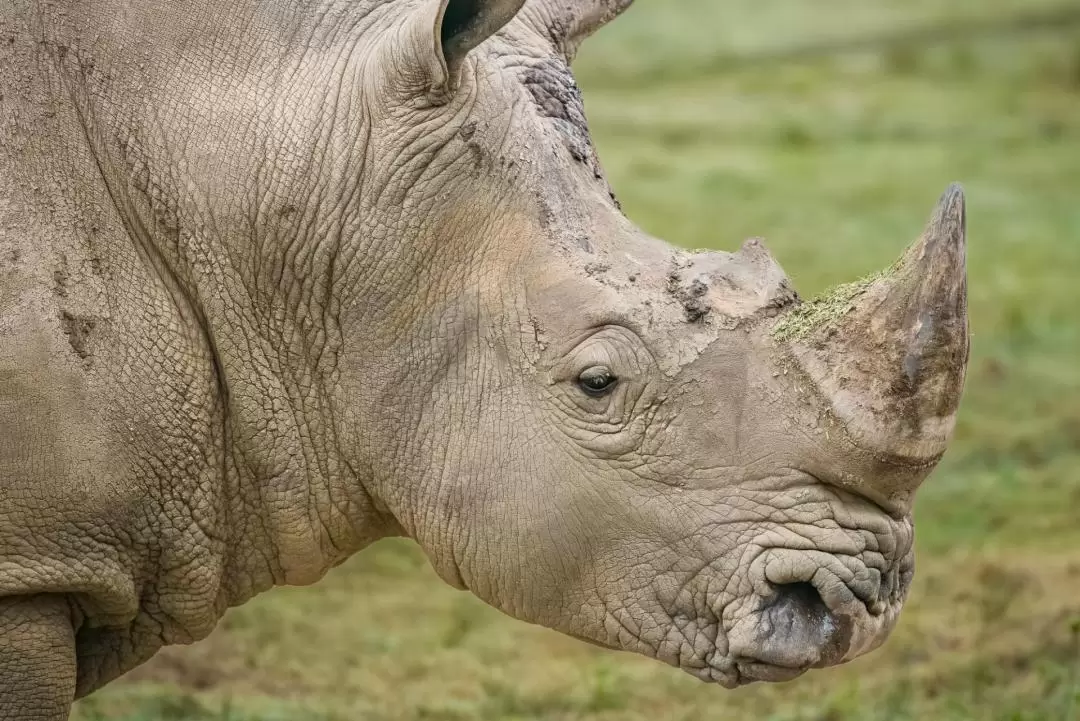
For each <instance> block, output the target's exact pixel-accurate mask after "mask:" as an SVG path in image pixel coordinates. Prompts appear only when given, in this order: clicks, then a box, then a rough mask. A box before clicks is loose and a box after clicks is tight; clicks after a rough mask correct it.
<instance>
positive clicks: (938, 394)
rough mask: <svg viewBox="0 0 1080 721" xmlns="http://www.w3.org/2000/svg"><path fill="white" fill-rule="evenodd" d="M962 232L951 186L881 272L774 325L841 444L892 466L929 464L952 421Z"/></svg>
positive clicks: (961, 346) (957, 192)
mask: <svg viewBox="0 0 1080 721" xmlns="http://www.w3.org/2000/svg"><path fill="white" fill-rule="evenodd" d="M965 234H966V215H965V207H964V191H963V189H962V188H961V187H960V186H959V185H952V186H950V187H949V189H948V190H946V191H945V194H944V195H943V196H942V197H941V200H940V202H939V203H938V206H937V209H936V210H935V211H934V215H933V217H932V218H931V219H930V223H929V224H928V225H927V227H926V230H925V231H924V232H923V235H922V237H921V238H919V240H917V241H916V242H915V243H914V244H913V245H912V246H911V247H910V248H908V250H907V252H905V253H904V255H903V256H902V257H901V258H900V260H899V261H897V262H896V263H895V264H894V265H893V266H892V267H891V268H889V269H888V270H886V271H885V272H883V273H879V274H877V275H875V276H872V277H870V278H868V279H865V280H863V281H860V282H858V283H853V284H850V285H846V286H840V287H839V288H835V289H833V290H832V291H829V292H828V293H826V294H825V295H824V296H823V297H822V298H819V299H817V300H815V301H811V302H809V303H805V304H803V305H801V306H798V307H797V308H795V309H794V310H793V311H791V312H790V313H789V314H787V315H786V316H785V317H783V318H781V319H780V320H779V322H778V324H777V326H776V327H775V331H774V334H775V336H776V337H777V338H778V339H779V340H782V341H785V342H787V343H788V344H789V345H790V347H791V350H792V351H793V353H794V354H795V357H796V358H797V359H798V361H799V363H800V365H802V367H803V368H804V369H805V370H806V372H807V373H808V374H809V375H810V377H811V378H812V379H813V381H814V382H815V384H816V385H817V386H818V388H819V390H820V391H821V393H822V395H823V396H824V397H825V398H826V399H827V400H828V402H829V403H830V404H831V406H832V411H833V413H834V414H835V416H836V418H837V420H839V421H840V422H841V424H842V425H843V426H844V427H845V428H846V430H847V432H848V435H849V436H850V437H851V440H852V441H853V442H854V443H856V444H857V445H859V446H860V447H862V448H864V449H865V450H867V451H870V452H872V453H874V454H875V455H878V456H879V457H882V458H887V459H889V460H891V461H892V462H895V463H899V464H903V465H908V464H910V465H922V466H929V465H932V464H933V463H934V462H935V461H936V460H937V459H938V458H939V457H940V456H941V454H942V453H944V451H945V446H946V444H947V443H948V440H949V437H950V436H951V434H952V430H953V426H954V425H955V420H956V411H957V407H958V406H959V403H960V395H961V392H962V390H963V385H964V374H965V371H966V368H967V360H968V320H967V279H966V270H965ZM882 490H884V491H886V492H889V491H893V492H895V491H900V490H913V489H899V488H894V489H882Z"/></svg>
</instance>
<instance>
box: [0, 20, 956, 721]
mask: <svg viewBox="0 0 1080 721" xmlns="http://www.w3.org/2000/svg"><path fill="white" fill-rule="evenodd" d="M628 4H629V0H581V2H575V3H570V2H565V1H563V0H525V1H524V2H523V1H522V0H472V1H471V2H469V1H466V0H392V1H379V2H376V1H373V0H305V1H300V0H237V1H235V2H212V1H210V0H196V1H193V2H188V3H176V2H166V1H165V0H51V1H48V2H46V0H8V1H7V2H6V3H5V4H4V6H3V8H2V9H0V93H2V96H3V97H2V100H0V718H4V719H18V720H20V721H23V720H26V719H50V720H52V719H63V718H66V717H67V714H68V713H69V710H70V705H71V703H72V701H73V699H75V698H78V697H81V696H83V695H85V694H87V693H89V692H91V691H93V690H95V689H97V688H99V687H101V686H102V685H104V684H105V683H107V682H109V681H110V680H112V679H115V678H116V677H118V676H119V675H121V674H123V673H124V672H125V671H127V670H129V669H131V668H132V667H134V666H136V665H138V664H140V663H142V662H143V661H145V660H146V659H148V658H150V656H152V655H153V654H154V653H155V651H156V650H158V649H159V648H160V647H162V646H164V645H167V644H176V643H190V642H193V641H196V640H198V639H200V638H202V637H204V636H205V635H206V634H208V633H209V632H210V631H211V629H212V628H213V627H214V625H215V624H216V622H217V621H218V620H219V619H220V617H221V616H222V614H223V613H224V612H225V610H226V609H227V608H228V607H230V606H233V605H236V604H240V603H243V602H244V601H246V600H247V599H249V598H251V597H252V596H254V595H255V594H258V593H260V592H262V591H264V590H267V589H269V588H271V587H272V586H276V585H282V584H309V583H312V582H314V581H316V580H318V579H319V578H320V577H321V576H322V575H323V574H324V573H325V572H326V571H327V570H328V569H329V568H331V567H332V566H334V565H336V564H338V563H340V562H342V561H343V560H344V559H346V558H347V557H348V556H349V555H350V554H352V553H354V552H356V551H357V550H359V549H361V548H363V547H364V546H366V545H367V544H370V543H371V542H373V541H375V540H377V539H379V538H383V537H386V536H394V535H400V536H407V537H410V538H412V539H415V540H416V541H417V542H418V543H419V544H420V545H421V546H422V548H423V549H424V551H425V553H426V554H427V556H428V557H429V558H430V560H431V563H432V565H433V567H434V568H435V569H436V571H437V572H438V573H439V575H440V576H441V577H442V578H443V579H445V580H446V581H447V582H449V583H451V584H453V585H455V586H457V587H460V588H463V589H469V590H470V591H472V592H473V593H475V594H476V595H478V596H479V597H480V598H482V599H483V600H485V601H486V602H488V603H490V604H492V605H493V606H495V607H497V608H499V609H501V610H502V611H504V612H506V613H508V614H510V615H513V616H515V617H518V618H521V619H524V620H526V621H529V622H533V623H538V624H543V625H545V626H548V627H551V628H554V629H557V630H560V631H562V632H564V633H568V634H572V635H574V636H577V637H579V638H582V639H585V640H589V641H592V642H594V643H598V644H601V645H604V646H608V647H611V648H616V649H624V650H630V651H636V652H640V653H644V654H647V655H650V656H653V657H656V658H658V659H660V660H663V661H665V662H667V663H670V664H673V665H676V666H679V667H680V668H683V669H685V670H686V671H688V672H690V673H692V674H694V675H695V676H698V677H699V678H701V679H703V680H707V681H714V682H717V683H720V684H722V685H725V686H728V687H731V686H736V685H739V684H742V683H747V682H750V681H754V680H784V679H787V678H792V677H794V676H796V675H798V674H800V673H802V672H803V671H805V670H806V669H808V668H812V667H820V666H826V665H830V664H834V663H840V662H843V661H847V660H850V659H852V658H854V657H856V656H858V655H859V654H861V653H864V652H866V651H868V650H870V649H872V648H874V647H876V646H877V645H879V644H880V643H881V642H882V641H883V640H884V638H885V637H886V635H887V634H888V632H889V630H890V629H891V628H892V626H893V624H894V623H895V620H896V617H897V614H898V613H899V610H900V607H901V605H902V603H903V600H904V597H905V595H906V591H907V588H908V584H909V582H910V579H911V575H912V568H913V566H912V524H911V503H912V498H913V494H914V492H915V490H916V488H917V487H918V485H919V484H920V482H921V481H922V480H923V479H924V478H925V477H926V475H927V474H928V473H929V472H930V470H931V469H932V468H933V466H934V465H935V463H936V462H937V461H938V459H939V458H940V456H941V454H942V453H943V451H944V449H945V445H946V442H947V440H948V437H949V434H950V432H951V430H952V425H953V419H954V416H955V413H956V409H957V404H958V402H959V396H960V392H961V387H962V383H963V375H964V368H965V364H966V360H967V325H966V309H965V287H964V217H963V215H964V213H963V196H962V193H961V192H960V191H959V189H958V188H952V189H950V190H949V191H948V192H947V193H946V195H945V196H944V197H943V198H942V201H941V204H940V205H939V208H938V210H937V211H936V214H935V216H934V218H933V219H932V221H931V223H930V225H929V226H928V227H927V230H926V231H925V232H924V234H923V236H922V237H921V238H920V239H919V241H917V242H916V243H915V244H914V245H913V246H912V247H911V249H909V250H908V252H907V253H906V254H905V256H904V257H903V258H902V259H901V261H900V262H898V263H897V264H896V265H895V266H894V267H893V268H892V269H890V271H889V272H887V273H885V274H882V275H880V276H877V277H875V278H874V279H871V280H868V281H865V282H862V283H859V284H856V285H853V286H849V287H845V288H842V289H839V290H838V291H837V292H836V293H834V294H833V295H832V296H831V297H830V298H827V299H824V300H819V301H815V302H811V303H803V302H802V301H800V300H799V298H798V296H797V295H796V294H795V292H794V291H793V290H792V289H791V286H790V284H789V282H788V280H787V278H786V276H785V275H784V273H783V272H782V271H781V270H780V268H779V267H778V266H777V264H776V263H775V262H774V261H773V260H772V259H771V257H770V256H769V255H768V253H767V251H766V250H765V248H764V246H763V245H762V244H761V243H760V242H758V241H751V242H748V243H747V244H746V245H745V246H744V247H743V248H742V249H741V250H739V251H738V252H736V253H721V252H703V253H690V252H686V251H682V250H679V249H677V248H674V247H672V246H670V245H668V244H666V243H664V242H663V241H661V240H658V239H656V238H652V237H650V236H648V235H646V234H645V233H643V232H642V231H640V230H639V229H637V228H635V227H634V226H633V225H632V224H631V223H630V222H629V221H628V220H627V219H626V218H625V217H624V216H623V215H622V213H621V212H620V210H619V208H618V204H617V201H616V200H615V197H614V195H613V194H612V192H611V189H610V188H609V187H608V184H607V182H606V180H605V178H604V174H603V171H602V169H601V166H600V164H599V161H598V160H597V157H596V154H595V152H594V150H593V146H592V143H591V141H590V139H589V134H588V130H587V127H586V124H585V116H584V111H583V106H582V101H581V97H580V93H579V92H578V90H577V88H576V86H575V84H574V82H573V78H572V75H571V74H570V70H569V63H570V61H571V59H572V57H573V55H574V52H575V50H576V49H577V47H578V44H579V43H580V42H581V41H582V40H583V39H584V38H585V37H586V36H587V35H588V34H590V33H591V32H592V31H594V30H595V29H597V28H598V27H599V26H600V25H602V24H603V23H604V22H606V21H608V20H609V19H611V18H613V17H614V16H615V15H617V14H618V13H619V12H620V11H622V10H623V9H625V6H626V5H628Z"/></svg>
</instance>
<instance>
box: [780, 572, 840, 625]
mask: <svg viewBox="0 0 1080 721" xmlns="http://www.w3.org/2000/svg"><path fill="white" fill-rule="evenodd" d="M773 589H774V590H775V591H776V597H775V598H774V600H773V605H784V606H788V607H789V608H790V609H791V610H792V611H793V612H795V613H802V614H804V615H805V616H807V617H809V618H811V619H822V620H823V619H824V618H826V617H827V616H828V615H829V608H828V606H826V605H825V601H823V600H822V599H821V594H820V593H818V590H817V589H816V588H814V585H813V584H812V583H807V582H806V581H797V582H795V583H776V584H773Z"/></svg>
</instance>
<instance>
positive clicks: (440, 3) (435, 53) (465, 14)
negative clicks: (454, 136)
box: [388, 0, 525, 98]
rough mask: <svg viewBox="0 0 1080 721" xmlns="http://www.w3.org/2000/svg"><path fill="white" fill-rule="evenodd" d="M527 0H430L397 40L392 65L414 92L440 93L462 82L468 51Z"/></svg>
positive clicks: (509, 19) (508, 18)
mask: <svg viewBox="0 0 1080 721" xmlns="http://www.w3.org/2000/svg"><path fill="white" fill-rule="evenodd" d="M524 4H525V0H427V1H426V2H424V3H422V4H421V5H420V7H419V8H417V9H416V11H415V12H414V13H413V15H412V17H411V18H410V19H409V21H408V22H407V23H406V25H405V26H404V31H405V42H404V43H392V44H391V52H392V55H391V56H390V58H389V59H390V64H389V66H388V67H391V68H393V69H394V70H395V71H396V72H397V73H398V74H399V77H400V78H401V80H402V84H403V86H405V87H406V88H408V89H409V90H410V91H415V90H417V89H420V88H423V89H424V90H426V91H430V92H432V93H433V96H434V97H435V98H438V96H440V95H445V94H446V93H447V92H448V91H451V90H453V89H455V88H456V87H457V84H458V80H459V77H460V73H461V68H462V66H463V65H464V62H465V58H466V56H467V55H468V54H469V53H470V52H471V51H472V50H473V49H474V48H476V46H477V45H479V44H480V43H482V42H484V41H485V40H487V39H488V38H490V37H491V36H492V35H494V34H495V33H496V32H497V31H498V30H499V29H500V28H501V27H503V26H504V25H506V23H508V22H510V21H511V20H512V19H513V18H514V16H515V15H517V13H518V11H519V10H521V7H522V5H524Z"/></svg>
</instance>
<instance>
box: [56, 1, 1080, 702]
mask: <svg viewBox="0 0 1080 721" xmlns="http://www.w3.org/2000/svg"><path fill="white" fill-rule="evenodd" d="M1056 5H1060V0H1059V2H1057V3H1055V2H1053V0H1047V1H1046V2H1034V1H1031V2H1025V1H1023V0H953V1H952V2H942V1H941V0H877V1H875V2H867V1H866V0H726V1H724V2H720V1H719V0H678V1H677V2H676V1H675V0H668V1H667V2H662V1H661V0H650V1H648V2H646V1H645V0H642V1H641V2H639V3H638V6H637V7H635V8H634V9H633V10H632V11H631V12H630V13H628V14H627V15H626V16H625V17H624V18H622V19H620V20H619V21H618V22H616V23H614V24H613V25H612V26H611V27H609V28H607V29H605V30H604V31H603V32H602V33H601V34H599V35H598V36H597V37H596V38H593V39H592V41H590V42H589V43H588V44H587V45H586V47H585V49H584V50H583V52H582V55H581V58H580V60H579V62H578V64H577V71H578V75H579V78H580V80H581V82H582V85H583V87H584V90H585V97H586V103H587V107H588V110H589V114H590V119H591V122H592V126H593V131H594V134H595V138H596V141H597V144H598V146H599V150H600V154H601V157H602V158H603V160H604V163H605V165H606V167H607V169H608V172H609V174H610V176H611V180H612V183H613V185H614V186H615V188H616V189H617V190H618V192H619V194H620V197H621V199H622V201H623V204H624V207H625V208H626V210H627V212H628V214H629V215H630V216H631V217H632V218H634V219H635V220H636V221H637V222H638V223H640V224H641V225H642V226H643V227H644V228H645V229H647V230H648V231H650V232H652V233H654V234H656V235H660V236H663V237H666V238H668V239H670V240H672V241H674V242H677V243H680V244H683V245H686V246H689V247H716V248H724V249H734V248H736V247H738V245H739V243H740V242H741V241H742V240H743V239H744V238H746V237H751V236H764V237H765V238H766V241H767V243H768V245H769V247H770V248H771V249H772V250H773V252H774V253H775V254H776V255H777V256H778V258H779V259H780V261H781V263H782V264H783V265H784V267H785V268H786V269H787V270H788V272H789V273H790V274H791V275H792V277H793V278H794V279H795V281H796V284H797V286H798V287H799V289H800V291H801V292H802V293H803V294H804V295H805V296H813V295H816V294H817V293H819V292H820V291H822V290H823V289H825V288H826V287H828V286H831V285H834V284H837V283H842V282H847V281H851V280H854V279H856V278H859V277H863V276H865V275H867V274H870V273H873V272H874V271H876V270H879V269H881V268H884V267H886V266H888V265H889V264H890V263H891V262H892V261H893V260H895V259H896V257H897V256H899V254H900V253H901V252H902V250H903V249H904V247H905V246H906V245H907V243H908V242H909V241H911V240H913V239H914V238H915V237H916V235H917V234H918V232H919V231H920V230H921V228H922V225H923V223H924V222H925V220H926V219H927V217H928V215H929V213H930V211H931V209H932V207H933V205H934V202H935V201H936V198H937V196H938V194H939V193H940V192H941V191H942V190H944V188H945V187H946V186H947V184H948V183H949V182H951V181H954V180H958V181H961V182H962V183H964V185H965V186H966V188H967V191H968V194H969V240H970V251H969V272H970V294H971V301H970V302H971V306H970V312H971V323H972V329H973V334H974V335H973V346H972V354H973V355H972V360H971V368H970V373H969V378H968V391H967V394H966V397H965V401H964V406H963V409H962V414H961V418H960V420H959V424H958V428H957V433H956V440H955V443H954V446H953V447H952V449H951V451H950V452H949V454H948V455H947V457H946V459H945V461H944V463H943V464H942V466H941V468H940V469H939V470H938V471H937V472H936V473H935V475H934V476H933V477H932V478H931V479H930V481H929V482H928V483H927V485H926V486H925V488H924V490H923V491H922V492H921V495H920V499H919V505H918V508H917V520H918V543H919V573H918V577H917V580H916V584H915V587H914V589H913V592H912V596H911V599H910V601H909V603H908V606H907V608H906V610H905V612H904V616H903V617H902V619H901V623H900V626H899V628H898V629H897V631H896V633H895V634H894V636H893V638H892V639H891V640H890V641H889V642H888V643H887V644H886V646H885V647H884V648H883V649H881V650H880V651H878V652H875V653H873V654H871V655H869V656H867V657H865V658H863V659H859V660H858V661H856V662H854V663H852V664H849V665H848V666H845V667H843V668H839V669H832V670H828V671H821V672H816V673H811V674H809V675H807V676H806V677H804V678H802V679H799V680H797V681H794V682H791V683H788V684H783V685H779V686H753V687H749V688H746V689H740V690H738V691H734V692H727V691H723V690H721V689H719V688H715V687H708V686H705V685H703V684H699V683H698V682H696V681H694V680H693V679H691V678H690V677H688V676H685V675H683V674H681V673H680V672H678V671H676V670H674V669H669V668H667V667H664V666H661V665H659V664H657V663H655V662H650V661H647V660H645V659H639V658H637V657H633V656H629V655H625V654H614V653H610V652H605V651H601V650H598V649H594V648H592V647H589V646H586V645H584V644H581V643H578V642H576V641H573V640H571V639H568V638H564V637H562V636H559V635H557V634H555V633H552V632H548V631H546V630H544V629H540V628H537V627H532V626H527V625H525V624H522V623H518V622H515V621H512V620H510V619H508V618H505V617H503V616H501V615H499V614H498V613H496V612H494V611H492V610H490V609H488V608H486V607H485V606H483V605H481V604H480V603H479V602H477V601H475V600H474V599H473V598H472V597H470V596H468V595H467V594H462V593H459V592H456V591H453V590H451V589H450V588H448V587H446V586H445V585H443V584H442V583H441V582H440V581H439V580H438V579H437V578H436V577H435V575H434V574H433V573H432V571H431V570H430V569H429V568H428V566H427V564H426V562H425V561H424V559H423V558H422V557H421V556H420V555H419V553H418V552H417V551H416V549H415V548H414V547H412V546H410V545H408V544H406V543H405V542H400V541H392V542H384V543H380V544H378V545H377V546H376V547H374V548H372V549H369V550H368V551H366V552H364V553H362V554H360V555H359V556H358V557H357V558H356V559H354V560H353V561H351V562H350V563H348V564H346V565H345V566H343V567H342V568H340V569H338V570H336V571H335V572H333V573H332V574H331V575H330V577H329V578H327V579H326V580H325V581H324V582H322V583H320V584H318V585H317V586H315V587H312V588H309V589H282V590H278V591H274V592H272V593H269V594H267V595H265V596H263V597H261V598H259V599H257V600H255V601H254V602H252V603H251V604H249V605H247V606H244V607H242V608H240V609H237V610H234V611H233V612H231V613H230V614H229V615H228V616H227V617H226V620H225V622H224V623H223V625H222V626H221V628H220V629H219V630H218V631H216V632H215V633H214V634H213V635H212V636H211V637H210V638H209V639H207V641H205V642H203V643H201V644H197V645H195V646H192V647H190V648H183V649H171V650H169V651H167V652H165V653H163V654H161V655H160V656H159V657H158V658H157V659H155V660H154V661H153V662H151V663H150V664H148V665H147V666H145V667H143V668H141V669H139V670H137V671H136V672H134V673H133V674H131V675H130V676H129V677H128V678H127V679H125V680H124V681H122V682H119V683H116V684H114V685H113V686H110V687H109V688H107V689H106V690H104V691H102V692H101V693H99V694H97V695H95V696H94V697H92V698H91V699H88V700H86V701H84V702H82V703H81V704H80V705H79V708H78V713H77V718H79V719H82V720H83V721H88V720H90V719H99V720H102V721H104V720H106V719H107V720H109V721H120V720H123V721H166V720H176V721H181V720H184V721H195V720H200V721H201V720H210V719H215V720H219V721H220V720H224V719H231V720H233V721H240V720H244V721H254V720H255V719H259V720H260V721H269V720H271V719H290V720H291V719H314V720H316V721H321V720H322V719H350V720H351V719H372V720H379V721H382V720H390V719H394V720H397V719H401V720H419V719H447V720H450V719H490V720H492V721H509V720H510V719H551V720H555V719H559V720H570V719H587V720H589V721H600V720H612V721H614V720H616V719H617V720H619V721H624V720H626V721H644V720H646V719H647V720H649V721H655V720H656V719H664V720H667V719H675V720H679V719H688V720H689V719H694V720H695V721H698V720H700V719H743V718H750V719H755V720H775V721H796V720H799V721H811V720H813V721H834V720H835V721H838V720H840V719H864V720H866V721H901V720H907V719H911V720H915V719H935V720H944V721H949V720H951V719H957V720H959V719H989V720H992V721H1044V720H1049V719H1055V720H1056V719H1078V718H1080V524H1077V519H1078V517H1080V322H1078V319H1077V318H1078V313H1080V311H1078V305H1080V31H1076V30H1073V31H1070V30H1062V31H1060V32H1054V33H1049V34H1043V35H1032V36H1025V37H1020V38H1011V37H1005V36H999V37H996V38H994V39H989V40H985V41H981V40H978V41H977V40H973V39H970V38H969V39H966V40H964V41H963V42H960V43H955V44H940V45H937V46H935V47H933V48H929V49H923V48H919V47H915V46H891V47H890V48H888V49H887V50H886V51H882V52H864V53H856V54H849V55H843V56H823V57H803V58H800V59H799V60H798V61H797V62H767V61H765V60H762V61H760V62H752V63H751V62H735V61H732V60H731V57H732V54H733V53H736V54H737V53H755V54H759V55H768V54H769V53H770V52H771V50H772V49H782V48H784V47H788V46H790V45H792V44H795V43H803V42H807V41H815V42H816V41H818V40H821V39H827V38H832V37H837V36H845V37H848V36H852V35H857V34H859V33H864V32H866V33H876V32H878V31H889V32H892V31H896V30H898V29H903V28H907V27H913V26H917V25H919V24H920V23H923V22H948V23H952V24H954V25H955V26H957V27H963V26H964V18H980V17H986V16H988V15H995V14H1007V13H1010V12H1015V11H1026V10H1029V9H1032V8H1038V7H1049V6H1056Z"/></svg>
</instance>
